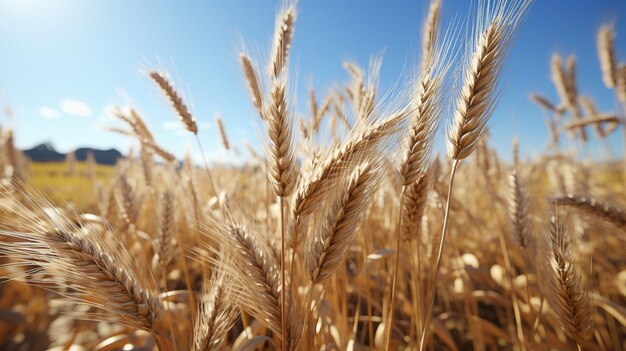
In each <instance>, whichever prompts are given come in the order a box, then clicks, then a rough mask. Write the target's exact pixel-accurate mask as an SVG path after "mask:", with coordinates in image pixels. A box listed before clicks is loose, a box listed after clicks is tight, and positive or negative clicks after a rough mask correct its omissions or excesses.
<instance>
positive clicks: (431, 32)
mask: <svg viewBox="0 0 626 351" xmlns="http://www.w3.org/2000/svg"><path fill="white" fill-rule="evenodd" d="M440 17H441V0H431V2H430V7H429V8H428V16H427V17H426V22H425V23H424V28H423V29H422V63H421V67H422V68H426V67H430V66H431V65H432V64H433V60H434V51H435V43H436V41H437V36H438V34H439V20H440Z"/></svg>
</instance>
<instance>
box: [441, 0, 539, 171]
mask: <svg viewBox="0 0 626 351" xmlns="http://www.w3.org/2000/svg"><path fill="white" fill-rule="evenodd" d="M529 5H530V2H529V1H517V2H513V3H511V4H505V3H503V4H502V5H501V6H500V7H499V8H497V9H496V10H495V13H494V14H493V16H492V18H490V19H489V20H488V21H487V22H486V23H487V25H486V26H485V27H484V28H480V29H479V30H478V31H477V32H476V38H475V40H474V47H473V48H472V52H471V54H470V56H469V57H468V58H469V62H468V64H467V67H466V69H465V75H464V78H463V79H464V81H463V86H462V90H461V96H460V97H459V100H458V102H457V106H456V110H455V113H454V121H453V123H452V126H451V127H450V128H449V130H448V143H447V146H448V156H449V157H450V158H451V159H453V160H462V159H464V158H466V157H467V156H469V155H470V154H471V153H472V151H473V150H474V148H475V146H476V144H477V143H478V140H480V137H481V136H482V134H483V133H484V132H485V129H486V125H487V121H488V120H489V118H490V117H491V115H492V114H493V111H494V108H495V105H496V102H497V95H498V93H497V89H498V82H499V80H500V72H501V71H502V66H503V64H504V61H505V58H506V56H507V53H508V49H509V47H510V39H511V37H512V36H513V35H514V33H515V29H516V27H517V25H518V23H519V22H520V20H521V18H523V16H524V14H525V12H526V10H527V8H528V6H529Z"/></svg>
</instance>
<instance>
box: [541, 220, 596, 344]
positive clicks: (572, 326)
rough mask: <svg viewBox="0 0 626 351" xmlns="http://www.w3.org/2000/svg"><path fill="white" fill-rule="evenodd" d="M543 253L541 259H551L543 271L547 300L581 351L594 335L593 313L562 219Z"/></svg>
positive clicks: (550, 232)
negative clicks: (583, 344)
mask: <svg viewBox="0 0 626 351" xmlns="http://www.w3.org/2000/svg"><path fill="white" fill-rule="evenodd" d="M543 250H544V251H545V252H544V253H543V254H542V257H548V262H547V263H546V264H544V265H543V266H541V269H540V272H541V273H542V275H543V278H544V279H543V281H545V282H546V283H547V284H546V289H547V291H546V298H547V300H548V303H549V304H550V307H551V308H552V310H553V311H554V313H555V315H556V317H557V319H558V320H559V322H560V324H561V326H562V328H563V331H564V332H565V334H567V335H568V336H569V337H571V338H572V339H574V340H575V341H576V343H577V344H578V345H579V349H580V344H581V342H582V341H583V340H586V339H588V338H590V337H591V334H592V332H593V310H592V306H591V301H590V297H589V291H588V286H587V282H586V275H585V273H584V272H583V269H582V267H580V265H579V261H578V260H577V258H576V254H575V252H574V248H573V247H572V242H571V238H570V235H569V232H568V231H567V229H566V227H565V225H564V223H562V219H561V218H553V219H552V223H551V224H550V225H549V227H548V230H547V233H546V234H545V235H544V245H543ZM544 255H545V256H544Z"/></svg>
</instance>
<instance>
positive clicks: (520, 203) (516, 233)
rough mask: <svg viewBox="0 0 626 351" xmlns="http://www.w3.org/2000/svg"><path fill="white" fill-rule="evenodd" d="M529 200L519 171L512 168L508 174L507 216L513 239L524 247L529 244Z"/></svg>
mask: <svg viewBox="0 0 626 351" xmlns="http://www.w3.org/2000/svg"><path fill="white" fill-rule="evenodd" d="M529 217H530V213H529V200H528V195H527V194H526V189H525V186H524V182H523V181H522V179H521V177H520V175H519V172H518V171H517V170H515V169H514V170H512V171H511V174H510V175H509V218H510V219H511V224H512V229H513V231H512V234H513V240H515V242H517V244H518V245H519V246H520V247H521V248H522V249H526V248H527V247H528V245H529V244H530V238H531V235H530V218H529Z"/></svg>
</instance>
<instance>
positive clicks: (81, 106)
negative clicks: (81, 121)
mask: <svg viewBox="0 0 626 351" xmlns="http://www.w3.org/2000/svg"><path fill="white" fill-rule="evenodd" d="M59 107H60V108H61V111H63V113H65V114H66V115H71V116H77V117H89V116H91V115H92V113H93V111H92V110H91V107H89V105H87V104H86V103H84V102H82V101H78V100H73V99H64V100H61V102H60V103H59Z"/></svg>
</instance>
